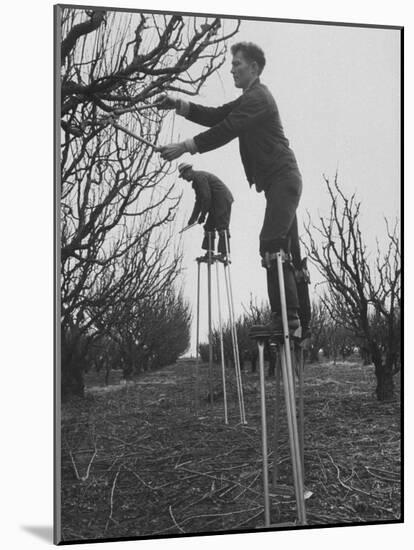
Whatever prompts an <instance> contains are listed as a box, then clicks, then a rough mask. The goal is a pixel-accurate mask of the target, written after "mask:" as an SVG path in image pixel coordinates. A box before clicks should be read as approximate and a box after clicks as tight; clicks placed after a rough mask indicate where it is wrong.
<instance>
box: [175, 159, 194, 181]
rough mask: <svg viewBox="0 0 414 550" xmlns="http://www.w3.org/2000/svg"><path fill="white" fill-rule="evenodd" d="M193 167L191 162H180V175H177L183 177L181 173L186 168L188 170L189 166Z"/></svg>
mask: <svg viewBox="0 0 414 550" xmlns="http://www.w3.org/2000/svg"><path fill="white" fill-rule="evenodd" d="M192 167H193V165H192V164H189V163H188V162H182V163H181V164H179V165H178V172H179V173H180V175H179V176H178V177H179V178H182V177H183V174H184V172H185V171H186V170H190V169H191V168H192Z"/></svg>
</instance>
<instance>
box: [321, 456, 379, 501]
mask: <svg viewBox="0 0 414 550" xmlns="http://www.w3.org/2000/svg"><path fill="white" fill-rule="evenodd" d="M327 455H328V457H329V459H330V461H331V462H332V464H333V465H334V466H335V469H336V477H337V479H338V481H339V483H340V484H341V485H342V487H344V488H345V489H347V490H348V491H354V492H356V493H361V495H366V496H368V497H371V498H377V497H376V496H375V495H372V494H371V493H367V492H366V491H363V490H362V489H357V488H356V487H352V486H351V485H347V484H346V483H344V482H343V481H342V479H341V473H340V470H339V467H338V466H337V464H335V462H334V460H333V458H332V457H331V455H330V454H329V453H327Z"/></svg>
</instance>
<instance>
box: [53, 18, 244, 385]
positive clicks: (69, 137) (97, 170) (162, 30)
mask: <svg viewBox="0 0 414 550" xmlns="http://www.w3.org/2000/svg"><path fill="white" fill-rule="evenodd" d="M61 24H62V43H61V49H60V57H61V127H62V133H61V159H60V169H61V190H60V197H61V281H62V282H61V319H62V369H63V370H65V369H66V371H67V373H68V374H69V379H68V384H67V385H68V387H71V388H72V390H71V391H73V388H77V390H76V392H77V393H80V394H81V393H82V388H83V385H82V376H81V372H78V371H81V369H82V363H83V362H84V361H85V357H86V355H87V349H88V347H89V346H90V344H91V342H92V341H93V339H94V338H95V339H96V338H98V337H101V336H102V334H104V333H106V334H108V335H110V334H111V327H112V325H114V326H117V327H118V329H119V323H120V319H124V320H126V317H125V316H124V315H123V314H121V308H122V304H125V303H128V301H130V300H132V301H133V302H134V303H137V302H138V301H142V300H144V299H145V300H150V299H153V298H154V296H156V295H157V293H160V294H162V293H165V292H167V291H168V292H169V291H170V290H171V289H172V288H173V283H174V280H175V277H176V275H177V273H178V272H179V270H180V256H181V252H180V250H179V249H174V248H173V247H172V233H171V227H172V224H173V222H174V219H175V214H176V209H177V206H178V204H179V200H180V195H179V194H177V193H175V191H174V183H171V184H169V185H166V184H165V178H166V176H168V175H169V174H170V169H169V167H168V165H167V164H166V163H165V162H164V161H162V160H161V159H160V157H159V156H158V155H156V154H155V152H154V150H153V148H151V147H150V146H148V145H146V144H145V143H141V142H137V141H136V140H133V139H131V137H130V136H128V135H126V134H124V133H123V132H120V131H119V130H118V129H117V128H116V127H114V126H113V125H111V124H108V122H110V119H108V118H105V115H107V114H111V115H121V114H124V116H125V119H124V121H123V122H124V124H125V125H127V126H128V128H129V129H130V130H131V131H133V132H134V133H135V134H140V135H141V136H143V137H144V138H145V139H146V140H147V141H149V142H152V143H156V142H157V140H158V139H159V136H160V133H161V132H167V131H168V126H167V125H166V124H165V117H166V114H165V113H162V112H158V111H157V110H156V109H155V108H154V107H152V106H151V105H152V103H153V98H154V97H155V96H156V95H158V94H159V93H160V92H166V91H174V90H176V91H180V92H183V93H187V94H196V93H197V92H198V91H199V89H200V87H201V86H202V84H203V83H204V82H205V81H206V79H207V78H208V77H210V76H211V75H212V74H213V73H214V72H215V71H216V70H217V69H218V68H219V67H220V66H221V64H222V63H223V62H224V58H225V52H226V47H225V41H226V40H227V38H229V37H230V36H232V35H233V34H234V33H235V32H237V29H238V24H236V25H235V28H233V30H232V31H231V32H230V33H229V34H227V35H226V34H225V33H224V31H223V29H222V26H221V21H220V19H218V18H193V17H187V18H183V17H181V16H174V15H171V16H163V15H150V14H148V15H144V14H128V13H120V12H110V11H106V10H100V9H95V10H82V9H78V8H64V9H62V11H61ZM142 107H144V108H145V110H142V109H141V108H142ZM170 130H172V128H171V127H170ZM112 332H113V331H112ZM63 379H66V377H65V376H63ZM70 379H72V382H70Z"/></svg>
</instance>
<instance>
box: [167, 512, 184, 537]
mask: <svg viewBox="0 0 414 550" xmlns="http://www.w3.org/2000/svg"><path fill="white" fill-rule="evenodd" d="M168 510H169V512H170V516H171V519H172V520H173V522H174V525H175V526H176V527H177V529H178V530H179V531H180V532H181V533H185V531H184V529H182V528H181V527H180V526H179V525H178V523H177V522H176V521H175V517H174V514H173V513H172V507H171V506H169V507H168Z"/></svg>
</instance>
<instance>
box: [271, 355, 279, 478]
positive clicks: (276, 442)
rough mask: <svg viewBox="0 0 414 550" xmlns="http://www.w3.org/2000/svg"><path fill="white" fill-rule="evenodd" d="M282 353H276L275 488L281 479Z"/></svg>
mask: <svg viewBox="0 0 414 550" xmlns="http://www.w3.org/2000/svg"><path fill="white" fill-rule="evenodd" d="M280 368H281V366H280V354H279V353H276V364H275V405H274V433H273V479H272V481H273V489H276V485H277V482H278V479H279V464H278V460H279V432H280V397H281V396H280Z"/></svg>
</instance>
